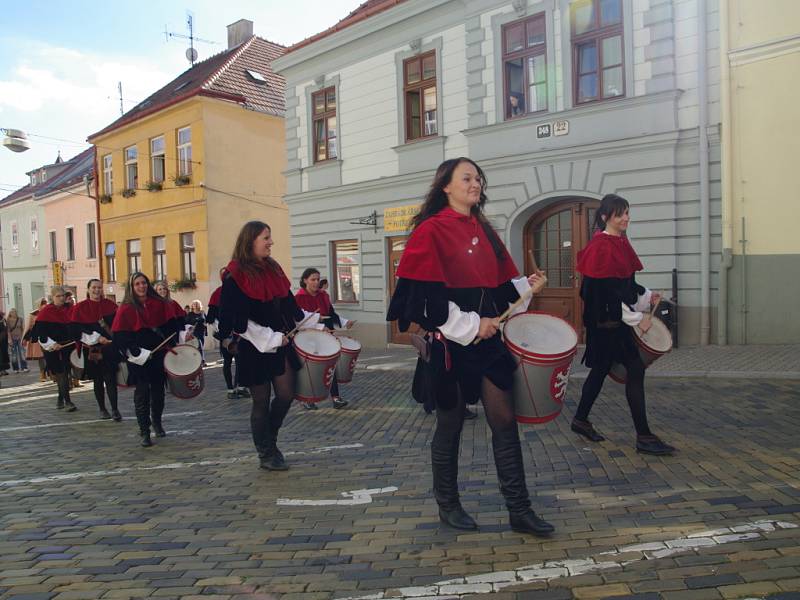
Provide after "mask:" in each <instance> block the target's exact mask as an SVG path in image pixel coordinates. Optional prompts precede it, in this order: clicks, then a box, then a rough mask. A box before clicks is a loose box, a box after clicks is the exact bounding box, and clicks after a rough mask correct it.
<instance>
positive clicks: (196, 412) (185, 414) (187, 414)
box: [0, 410, 205, 432]
mask: <svg viewBox="0 0 800 600" xmlns="http://www.w3.org/2000/svg"><path fill="white" fill-rule="evenodd" d="M203 412H205V411H202V410H193V411H190V412H178V413H166V414H164V417H192V416H194V415H200V414H202V413H203ZM129 418H130V417H129ZM108 421H109V419H89V420H86V421H62V422H59V423H42V424H41V425H19V426H17V427H3V428H0V432H5V431H23V430H26V429H43V428H46V427H67V426H68V425H84V424H86V423H105V422H108Z"/></svg>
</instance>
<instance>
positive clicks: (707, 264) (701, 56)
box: [697, 2, 711, 346]
mask: <svg viewBox="0 0 800 600" xmlns="http://www.w3.org/2000/svg"><path fill="white" fill-rule="evenodd" d="M706 20H707V19H706V3H705V2H698V3H697V103H698V109H699V110H698V119H697V120H698V123H697V126H698V129H699V136H698V139H697V152H698V156H699V159H700V345H701V346H707V345H708V340H709V337H710V331H711V323H710V318H709V313H710V311H711V229H710V225H709V222H710V220H711V215H710V212H711V211H710V199H709V189H708V187H709V181H708V180H709V177H708V87H707V83H708V82H707V75H708V68H707V62H708V57H707V56H706V53H707V48H706V46H707V39H708V37H707V36H708V34H707V33H706Z"/></svg>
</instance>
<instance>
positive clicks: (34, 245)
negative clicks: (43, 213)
mask: <svg viewBox="0 0 800 600" xmlns="http://www.w3.org/2000/svg"><path fill="white" fill-rule="evenodd" d="M31 253H32V254H39V218H38V217H36V215H34V216H32V217H31Z"/></svg>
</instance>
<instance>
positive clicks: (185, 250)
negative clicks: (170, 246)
mask: <svg viewBox="0 0 800 600" xmlns="http://www.w3.org/2000/svg"><path fill="white" fill-rule="evenodd" d="M185 235H191V236H192V244H191V246H188V245H186V244H185V243H184V236H185ZM196 235H197V232H195V231H184V232H182V233H181V237H180V242H181V275H182V276H183V278H184V279H192V280H194V279H196V278H197V271H196V270H195V269H197V239H196V237H195V236H196ZM187 267H188V269H187Z"/></svg>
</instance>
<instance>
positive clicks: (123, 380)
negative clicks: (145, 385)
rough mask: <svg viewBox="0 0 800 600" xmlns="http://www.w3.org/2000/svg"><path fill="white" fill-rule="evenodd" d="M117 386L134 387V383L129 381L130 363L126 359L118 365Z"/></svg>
mask: <svg viewBox="0 0 800 600" xmlns="http://www.w3.org/2000/svg"><path fill="white" fill-rule="evenodd" d="M117 387H123V388H126V387H132V384H131V383H129V382H128V363H127V362H125V361H122V362H121V363H119V365H117Z"/></svg>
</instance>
